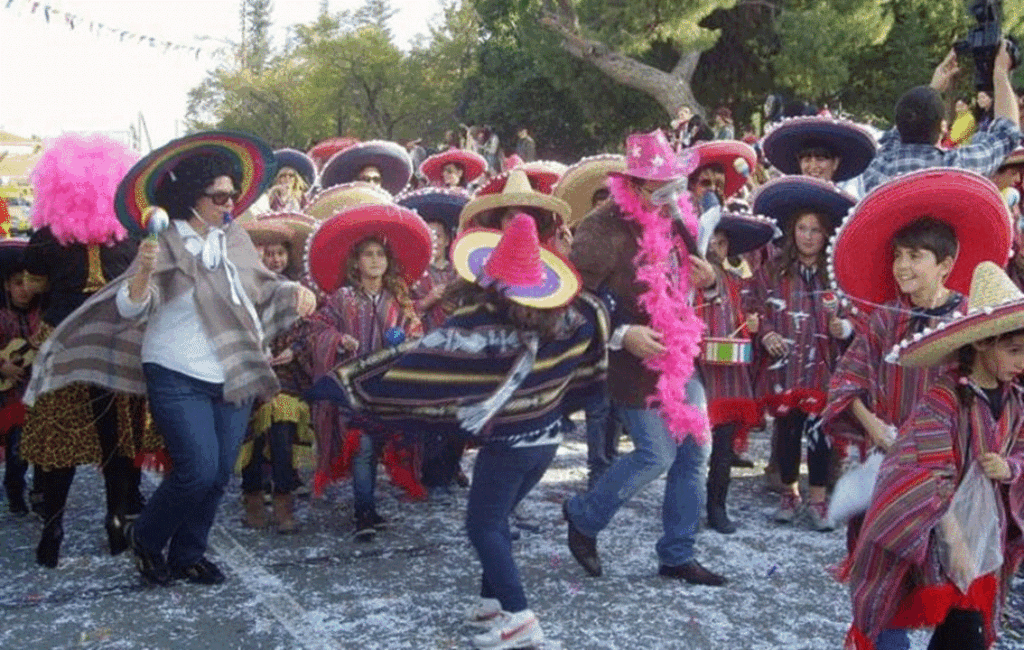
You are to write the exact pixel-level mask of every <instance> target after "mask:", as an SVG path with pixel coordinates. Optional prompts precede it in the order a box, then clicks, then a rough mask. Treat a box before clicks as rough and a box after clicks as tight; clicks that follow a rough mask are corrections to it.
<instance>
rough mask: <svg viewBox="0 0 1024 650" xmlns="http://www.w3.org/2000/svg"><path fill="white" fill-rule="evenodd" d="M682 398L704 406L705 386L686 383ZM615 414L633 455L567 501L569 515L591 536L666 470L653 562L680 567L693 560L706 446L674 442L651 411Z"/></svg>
mask: <svg viewBox="0 0 1024 650" xmlns="http://www.w3.org/2000/svg"><path fill="white" fill-rule="evenodd" d="M687 394H688V395H689V402H690V403H691V404H693V405H695V406H700V407H703V405H704V404H705V400H704V388H703V386H701V384H700V382H699V381H697V380H691V381H690V382H689V383H688V384H687ZM614 411H615V414H616V416H617V417H618V418H619V419H620V420H621V421H622V424H623V426H625V428H626V432H627V433H628V434H629V437H630V438H631V439H632V440H633V451H632V452H630V453H628V454H626V455H624V456H619V458H618V459H616V461H615V462H614V463H612V466H611V467H609V468H608V471H606V472H605V473H604V475H603V476H602V477H601V478H600V480H598V482H597V484H596V485H594V487H593V489H591V490H590V491H589V492H587V493H586V494H582V495H576V496H574V497H572V498H571V499H569V501H568V503H567V505H566V507H567V510H568V512H569V517H570V518H571V519H572V522H573V525H575V526H576V527H577V528H578V529H579V530H580V532H582V533H583V534H585V535H588V536H590V537H596V536H597V534H598V533H599V532H601V531H602V530H604V528H605V527H606V526H607V525H608V523H609V522H610V521H611V520H612V517H614V516H615V513H616V512H618V510H619V508H621V507H622V506H623V504H625V503H626V502H627V501H629V500H630V499H632V498H633V496H635V495H636V493H637V492H639V491H640V490H641V489H643V488H644V487H645V486H646V485H648V484H649V483H651V482H652V481H654V480H656V479H657V478H658V477H660V476H661V475H662V474H664V473H665V472H668V476H667V477H666V479H665V499H664V501H663V502H662V508H661V520H662V527H663V535H662V538H661V539H660V540H658V544H657V551H658V558H659V559H660V560H661V563H662V564H665V565H668V566H679V565H681V564H685V563H686V562H689V561H690V560H692V559H693V556H694V552H693V545H694V540H695V538H696V535H697V529H698V528H699V527H700V513H701V510H702V508H703V502H704V489H705V486H704V484H705V474H706V469H707V461H708V456H709V455H710V451H711V446H710V445H701V444H698V443H696V442H695V441H694V440H693V439H692V438H687V439H686V440H685V441H684V442H682V443H677V442H676V441H675V439H673V438H672V435H671V434H670V433H669V431H668V429H667V428H666V427H665V421H664V420H663V419H662V417H661V415H660V414H659V413H658V411H656V410H651V409H638V408H623V407H620V406H615V407H614Z"/></svg>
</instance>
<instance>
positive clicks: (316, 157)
mask: <svg viewBox="0 0 1024 650" xmlns="http://www.w3.org/2000/svg"><path fill="white" fill-rule="evenodd" d="M357 144H359V140H358V139H356V138H327V139H326V140H322V141H320V142H318V143H316V144H315V145H313V148H312V149H310V150H309V151H307V152H306V155H308V156H309V157H310V158H312V159H313V162H315V163H316V166H317V167H318V168H323V166H324V163H325V162H327V160H328V159H329V158H330V157H331V156H333V155H334V154H336V153H338V152H339V151H343V150H345V149H348V148H349V147H351V146H353V145H357Z"/></svg>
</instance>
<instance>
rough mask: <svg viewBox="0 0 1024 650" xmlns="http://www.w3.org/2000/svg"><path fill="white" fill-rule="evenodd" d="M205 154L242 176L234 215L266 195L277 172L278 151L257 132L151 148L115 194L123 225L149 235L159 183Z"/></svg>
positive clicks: (201, 136) (205, 135) (196, 137)
mask: <svg viewBox="0 0 1024 650" xmlns="http://www.w3.org/2000/svg"><path fill="white" fill-rule="evenodd" d="M203 154H216V155H220V156H222V157H223V158H225V159H226V160H228V161H229V162H230V163H231V166H232V167H233V168H234V170H235V172H236V173H237V174H238V176H239V178H240V179H241V180H240V183H239V187H238V188H237V189H238V191H239V197H238V200H237V201H235V207H234V212H233V215H234V216H237V215H240V214H242V213H243V212H245V210H246V209H247V208H248V207H249V206H250V205H252V204H253V202H254V201H256V199H258V198H259V197H260V195H261V194H263V192H264V191H265V190H266V189H267V187H268V186H269V185H270V183H271V182H272V181H273V179H274V174H275V173H276V172H277V162H276V161H275V160H274V152H273V151H272V150H271V149H270V146H269V145H268V144H267V143H266V142H264V141H263V140H261V139H260V138H257V137H256V136H254V135H249V134H247V133H239V132H236V131H204V132H202V133H195V134H192V135H186V136H185V137H183V138H178V139H177V140H171V141H170V142H168V143H167V144H165V145H164V146H162V147H160V148H159V149H155V150H153V151H151V152H150V153H149V154H148V155H147V156H146V157H144V158H143V159H142V160H140V161H139V162H137V163H136V164H135V166H134V167H132V168H131V169H130V170H129V171H128V174H127V175H125V177H124V178H123V179H122V180H121V183H120V185H118V187H117V194H116V195H115V197H114V210H115V212H116V213H117V218H118V220H119V221H120V222H121V224H122V225H123V226H124V227H125V228H127V229H128V231H129V232H131V233H132V234H133V235H135V236H137V237H141V236H144V235H146V234H147V230H146V226H147V221H146V218H145V214H146V209H147V208H149V207H150V206H152V205H154V201H155V197H156V189H157V186H158V185H159V184H160V183H161V182H163V181H164V180H165V179H166V178H167V175H168V172H170V171H171V169H173V168H174V166H175V165H177V164H178V163H179V162H181V161H182V160H185V159H186V158H189V157H192V156H196V155H203Z"/></svg>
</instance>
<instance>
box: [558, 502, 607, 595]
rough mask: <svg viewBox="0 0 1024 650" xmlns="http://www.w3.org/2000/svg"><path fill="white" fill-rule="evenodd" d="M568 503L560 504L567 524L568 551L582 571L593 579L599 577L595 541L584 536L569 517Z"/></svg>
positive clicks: (598, 562) (599, 570)
mask: <svg viewBox="0 0 1024 650" xmlns="http://www.w3.org/2000/svg"><path fill="white" fill-rule="evenodd" d="M568 506H569V501H568V499H567V500H565V501H563V502H562V515H563V516H564V517H565V521H566V523H568V524H569V538H568V543H569V551H571V552H572V556H573V557H574V558H576V561H577V562H579V563H580V566H581V567H583V570H584V571H586V572H587V573H588V574H589V575H591V576H593V577H594V578H600V577H601V558H599V557H598V556H597V539H596V538H594V537H589V536H587V535H584V534H583V533H582V532H581V531H580V529H579V528H576V526H575V524H573V523H572V519H571V518H570V517H569V507H568Z"/></svg>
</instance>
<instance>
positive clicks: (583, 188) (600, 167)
mask: <svg viewBox="0 0 1024 650" xmlns="http://www.w3.org/2000/svg"><path fill="white" fill-rule="evenodd" d="M625 171H626V157H625V156H620V155H617V154H608V155H603V156H591V157H589V158H584V159H582V160H580V161H579V162H578V163H576V164H575V165H572V166H571V167H569V169H567V170H566V171H565V173H564V174H562V178H560V179H559V181H558V184H556V185H555V187H554V190H553V191H552V192H551V194H552V196H554V197H555V198H557V199H562V200H563V201H565V202H566V203H568V204H569V216H568V218H566V220H565V224H566V225H567V226H569V227H570V228H571V227H573V226H575V225H576V224H578V223H579V222H580V221H582V220H583V217H585V216H587V215H588V214H590V211H591V210H592V209H593V207H592V205H591V203H592V201H593V198H594V192H596V191H597V190H599V189H601V188H602V187H607V181H608V174H610V173H612V172H618V173H620V174H622V173H625Z"/></svg>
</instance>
